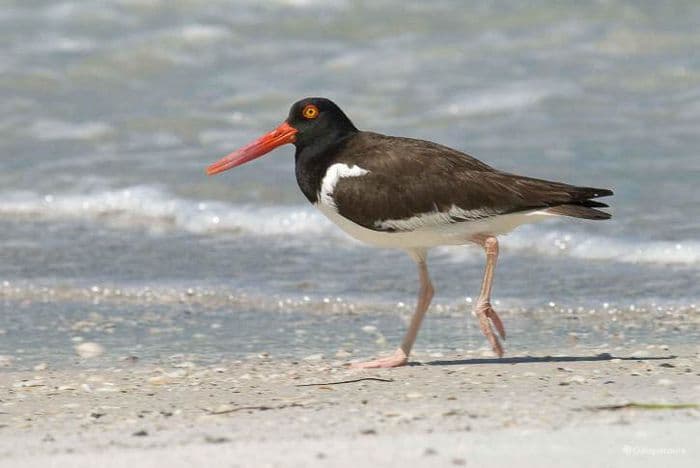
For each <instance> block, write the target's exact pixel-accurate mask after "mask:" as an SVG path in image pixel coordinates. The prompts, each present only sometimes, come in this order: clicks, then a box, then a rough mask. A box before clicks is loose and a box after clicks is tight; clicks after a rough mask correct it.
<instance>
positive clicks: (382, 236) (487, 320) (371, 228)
mask: <svg viewBox="0 0 700 468" xmlns="http://www.w3.org/2000/svg"><path fill="white" fill-rule="evenodd" d="M290 143H291V144H293V145H294V146H295V147H296V151H295V154H294V161H295V175H296V180H297V183H298V185H299V188H300V189H301V192H302V193H303V194H304V196H305V197H306V198H307V199H308V200H309V202H311V203H312V204H313V205H314V206H315V207H316V208H318V209H319V210H320V211H321V213H323V214H324V215H325V216H326V217H327V218H328V219H330V220H331V221H332V222H333V223H335V224H336V225H337V226H338V227H339V228H340V229H342V230H343V231H345V232H346V233H347V234H349V235H350V236H352V237H354V238H356V239H358V240H360V241H362V242H364V243H367V244H370V245H373V246H376V247H384V248H394V249H402V250H404V251H406V252H407V253H408V255H409V256H410V257H411V259H413V261H414V262H415V264H416V265H417V268H418V277H419V279H420V288H419V291H418V300H417V303H416V307H415V310H414V312H413V315H412V317H411V321H410V323H409V325H408V330H407V331H406V333H405V336H404V338H403V340H402V342H401V344H400V346H399V347H398V349H396V351H395V352H394V353H393V354H391V355H389V356H385V357H378V358H375V359H371V360H368V361H363V362H355V363H353V364H352V366H353V367H357V368H391V367H399V366H403V365H405V364H407V363H408V360H409V356H410V353H411V350H412V348H413V345H414V343H415V340H416V337H417V335H418V330H419V329H420V326H421V323H422V321H423V318H424V316H425V314H426V311H427V310H428V308H429V306H430V302H431V300H432V298H433V295H434V292H435V290H434V287H433V284H432V281H431V279H430V276H429V272H428V264H427V261H428V251H429V250H430V249H431V248H433V247H436V246H442V245H466V244H476V245H478V246H480V247H481V248H482V249H483V251H484V254H485V257H486V264H485V268H484V275H483V280H482V283H481V290H480V292H479V296H478V299H477V300H476V302H475V305H474V307H473V311H472V313H473V314H474V315H475V316H476V317H477V318H478V323H479V327H480V329H481V332H482V333H483V334H484V336H485V337H486V339H487V340H488V342H489V344H490V346H491V348H492V349H493V352H494V353H495V354H496V355H498V356H499V357H502V356H503V346H502V344H501V340H505V338H506V331H505V328H504V326H503V321H502V320H501V319H500V317H499V316H498V314H497V313H496V311H495V310H494V308H493V306H492V303H491V290H492V285H493V277H494V271H495V267H496V262H497V259H498V255H499V241H498V236H500V235H503V234H507V233H508V232H510V231H512V230H513V229H515V228H516V227H518V226H520V225H522V224H526V223H532V222H537V221H542V220H547V219H553V218H560V217H571V218H582V219H587V220H606V219H609V218H611V215H610V213H608V212H606V211H603V210H600V208H606V207H608V205H607V204H605V203H602V202H600V201H596V200H595V199H597V198H600V197H606V196H610V195H613V191H612V190H609V189H602V188H593V187H579V186H574V185H569V184H565V183H561V182H553V181H549V180H543V179H536V178H532V177H525V176H521V175H517V174H512V173H508V172H503V171H500V170H497V169H495V168H493V167H491V166H490V165H488V164H486V163H484V162H481V161H479V160H478V159H476V158H474V157H472V156H470V155H468V154H466V153H463V152H461V151H458V150H455V149H452V148H449V147H447V146H443V145H440V144H437V143H433V142H430V141H425V140H419V139H413V138H404V137H396V136H387V135H383V134H380V133H374V132H370V131H363V130H359V129H358V128H357V127H356V126H355V125H354V124H353V123H352V121H351V120H350V119H349V118H348V116H347V115H346V114H345V112H343V111H342V110H341V109H340V107H339V106H338V105H336V104H335V103H334V102H333V101H331V100H330V99H327V98H322V97H308V98H304V99H301V100H299V101H297V102H296V103H294V104H293V105H292V106H291V109H290V110H289V115H288V116H287V118H286V120H284V121H283V122H282V123H281V124H280V125H279V126H278V127H277V128H275V129H274V130H272V131H271V132H269V133H267V134H265V135H263V136H261V137H260V138H258V139H256V140H254V141H253V142H251V143H249V144H247V145H245V146H243V147H241V148H239V149H238V150H236V151H234V152H233V153H231V154H229V155H227V156H225V157H223V158H221V159H220V160H218V161H217V162H215V163H213V164H211V165H209V166H208V167H207V169H206V173H207V174H208V175H214V174H218V173H221V172H223V171H226V170H229V169H232V168H234V167H236V166H240V165H241V164H244V163H247V162H250V161H252V160H254V159H256V158H259V157H261V156H263V155H265V154H267V153H269V152H270V151H272V150H273V149H275V148H277V147H279V146H282V145H285V144H290ZM499 337H500V339H499Z"/></svg>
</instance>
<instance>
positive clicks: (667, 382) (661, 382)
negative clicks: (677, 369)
mask: <svg viewBox="0 0 700 468" xmlns="http://www.w3.org/2000/svg"><path fill="white" fill-rule="evenodd" d="M656 383H657V384H659V385H663V386H664V387H669V386H671V385H673V380H670V379H659V380H658V381H657V382H656Z"/></svg>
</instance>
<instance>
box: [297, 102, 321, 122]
mask: <svg viewBox="0 0 700 468" xmlns="http://www.w3.org/2000/svg"><path fill="white" fill-rule="evenodd" d="M301 115H303V116H304V118H305V119H315V118H316V117H318V107H316V106H314V105H313V104H307V105H306V106H304V110H302V111H301Z"/></svg>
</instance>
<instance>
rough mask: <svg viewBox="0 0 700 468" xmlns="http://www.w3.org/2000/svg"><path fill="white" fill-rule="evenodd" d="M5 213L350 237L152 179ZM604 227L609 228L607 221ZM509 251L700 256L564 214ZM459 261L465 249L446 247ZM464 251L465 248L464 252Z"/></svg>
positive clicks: (312, 220)
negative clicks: (586, 225) (176, 190)
mask: <svg viewBox="0 0 700 468" xmlns="http://www.w3.org/2000/svg"><path fill="white" fill-rule="evenodd" d="M0 200H1V201H0V214H2V215H3V216H4V217H5V218H9V217H12V216H15V217H21V216H31V217H33V218H34V219H46V220H55V219H68V220H70V219H74V220H80V219H84V220H92V221H94V222H98V223H106V222H109V221H113V222H116V223H118V224H119V225H120V226H121V227H122V228H124V227H126V228H129V227H130V226H133V227H143V226H144V225H157V226H158V227H159V228H161V229H162V228H166V229H172V230H181V231H186V232H190V233H193V234H198V235H217V234H234V235H242V236H246V235H255V236H261V235H262V236H271V237H278V238H290V237H291V238H298V237H300V236H304V237H308V238H313V237H331V238H334V239H337V241H338V242H345V241H350V240H349V238H348V237H347V236H345V235H344V234H342V233H341V231H340V230H339V229H338V228H336V227H335V226H333V225H332V223H331V222H330V221H328V220H327V219H326V218H325V217H324V216H323V215H322V214H320V213H319V212H317V211H316V210H315V209H314V208H313V207H311V206H306V205H286V206H285V205H272V206H270V205H253V204H248V205H238V204H232V203H226V202H222V201H211V200H209V201H207V200H192V199H185V198H179V197H176V196H173V195H172V194H170V193H168V192H166V191H164V190H162V189H159V188H157V187H152V186H134V187H128V188H123V189H118V190H104V191H98V192H89V193H72V194H71V193H64V194H38V193H35V192H11V193H4V194H1V193H0ZM600 232H605V229H604V224H601V229H600ZM502 245H503V248H504V250H505V251H509V252H517V253H521V254H537V255H545V256H568V257H572V258H577V259H589V260H596V261H611V262H621V263H646V264H678V265H693V264H698V263H699V262H700V242H698V241H697V240H692V239H689V240H680V241H668V240H653V239H652V240H644V239H635V238H629V237H614V236H605V235H598V234H596V235H591V234H590V233H586V232H584V231H583V230H580V229H579V230H577V226H575V225H572V226H566V225H565V223H564V222H563V221H562V222H560V223H557V224H554V225H551V224H550V225H549V226H547V225H544V224H540V225H527V226H523V227H521V228H519V229H517V230H516V231H514V232H513V233H511V234H510V235H508V236H505V237H503V240H502ZM443 252H444V253H445V254H446V255H447V256H448V257H450V258H452V259H453V260H455V261H459V260H461V259H463V258H464V257H463V256H464V255H469V256H472V255H473V252H472V253H466V251H465V250H461V249H453V248H450V249H444V250H443ZM463 252H464V253H463Z"/></svg>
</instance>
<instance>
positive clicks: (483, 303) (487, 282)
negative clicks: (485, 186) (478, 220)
mask: <svg viewBox="0 0 700 468" xmlns="http://www.w3.org/2000/svg"><path fill="white" fill-rule="evenodd" d="M474 241H475V242H477V243H478V244H479V245H481V246H482V247H483V248H484V251H485V252H486V268H485V270H484V280H483V282H482V284H481V292H480V293H479V299H478V300H477V302H476V307H475V308H474V315H476V316H477V317H478V318H479V327H480V328H481V332H482V333H483V334H484V336H486V338H487V339H488V340H489V343H491V348H493V351H494V352H495V353H496V354H497V355H498V356H499V357H501V356H503V347H502V346H501V343H500V341H498V337H497V336H496V335H495V334H494V332H493V329H492V328H491V325H493V327H494V328H496V331H497V332H498V334H499V335H500V336H501V338H502V339H504V340H505V338H506V331H505V329H504V328H503V322H502V321H501V319H500V317H499V316H498V314H497V313H496V311H495V310H493V307H491V285H492V284H493V273H494V270H495V269H496V260H497V259H498V239H496V237H494V236H487V235H484V236H480V237H477V238H475V239H474Z"/></svg>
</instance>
